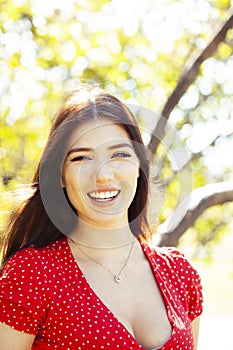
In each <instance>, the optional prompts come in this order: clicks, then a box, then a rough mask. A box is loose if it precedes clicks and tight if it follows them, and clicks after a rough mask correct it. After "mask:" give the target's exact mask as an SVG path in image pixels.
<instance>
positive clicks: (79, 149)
mask: <svg viewBox="0 0 233 350" xmlns="http://www.w3.org/2000/svg"><path fill="white" fill-rule="evenodd" d="M91 150H92V149H91V148H89V147H79V148H77V147H76V148H72V149H70V150H69V151H68V153H67V156H69V155H70V154H71V153H76V152H90V151H91Z"/></svg>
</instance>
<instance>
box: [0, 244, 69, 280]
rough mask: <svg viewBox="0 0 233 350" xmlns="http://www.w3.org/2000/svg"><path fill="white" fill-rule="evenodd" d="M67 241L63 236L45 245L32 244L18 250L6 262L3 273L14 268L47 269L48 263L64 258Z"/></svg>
mask: <svg viewBox="0 0 233 350" xmlns="http://www.w3.org/2000/svg"><path fill="white" fill-rule="evenodd" d="M66 241H67V239H66V238H61V239H59V240H57V241H54V242H52V243H49V244H48V245H46V246H44V247H40V248H36V247H34V246H30V247H26V248H22V249H20V250H18V251H17V252H16V253H15V254H14V255H13V256H12V257H11V258H10V259H9V260H8V261H7V263H6V264H5V266H4V268H3V270H2V275H4V274H6V273H9V272H10V271H12V270H15V271H17V272H20V271H21V270H23V271H25V270H30V271H32V270H35V269H36V270H41V269H46V267H47V266H48V264H51V263H52V262H55V261H57V259H59V258H62V256H63V255H64V250H65V249H66V247H67V245H66Z"/></svg>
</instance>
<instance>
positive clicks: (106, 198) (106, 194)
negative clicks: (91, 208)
mask: <svg viewBox="0 0 233 350" xmlns="http://www.w3.org/2000/svg"><path fill="white" fill-rule="evenodd" d="M119 193H120V190H113V191H110V190H109V191H93V192H90V193H88V196H89V197H90V198H91V199H92V200H94V201H97V202H111V201H112V200H114V199H115V198H116V197H117V196H118V195H119Z"/></svg>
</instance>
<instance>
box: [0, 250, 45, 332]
mask: <svg viewBox="0 0 233 350" xmlns="http://www.w3.org/2000/svg"><path fill="white" fill-rule="evenodd" d="M42 258H43V257H42ZM45 267H46V265H45V263H44V261H43V259H41V257H39V254H38V252H37V250H36V249H33V248H27V249H23V250H21V251H19V252H17V253H16V254H15V255H14V256H13V257H12V258H11V259H10V260H9V261H8V262H7V264H6V265H5V267H4V269H3V271H2V273H1V276H0V310H1V312H0V322H3V323H5V324H7V325H9V326H11V327H12V328H15V329H16V330H18V331H21V332H25V333H29V334H36V333H37V331H38V328H39V326H40V324H41V323H42V322H43V320H44V319H45V317H46V310H47V305H48V291H47V285H46V281H47V278H46V273H45V272H46V268H45Z"/></svg>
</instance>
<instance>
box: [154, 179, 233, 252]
mask: <svg viewBox="0 0 233 350" xmlns="http://www.w3.org/2000/svg"><path fill="white" fill-rule="evenodd" d="M231 201H233V181H228V182H219V183H216V184H211V185H206V186H203V187H200V188H197V189H196V190H194V191H193V192H192V195H191V199H190V201H189V202H188V203H187V200H184V201H183V202H181V203H180V205H179V206H178V207H177V208H176V209H175V210H174V212H173V214H172V216H171V217H170V218H169V219H167V220H166V221H165V222H164V223H163V224H162V225H160V226H159V233H158V234H159V242H158V245H159V246H177V245H178V242H179V238H180V237H181V236H182V235H183V233H184V232H185V231H186V230H187V229H188V228H189V227H191V226H192V225H193V224H194V222H195V221H196V219H197V218H198V217H199V216H200V215H201V214H202V213H203V212H204V211H205V210H206V209H207V208H209V207H212V206H214V205H218V204H224V203H226V202H231ZM184 205H185V206H186V205H187V210H186V212H185V214H184V215H183V213H184Z"/></svg>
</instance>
